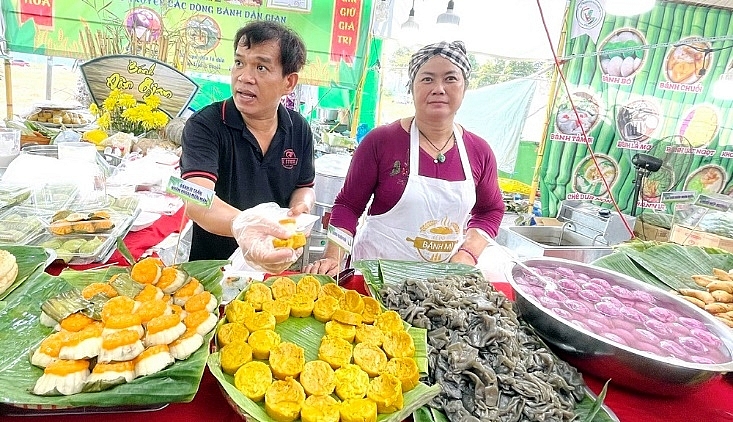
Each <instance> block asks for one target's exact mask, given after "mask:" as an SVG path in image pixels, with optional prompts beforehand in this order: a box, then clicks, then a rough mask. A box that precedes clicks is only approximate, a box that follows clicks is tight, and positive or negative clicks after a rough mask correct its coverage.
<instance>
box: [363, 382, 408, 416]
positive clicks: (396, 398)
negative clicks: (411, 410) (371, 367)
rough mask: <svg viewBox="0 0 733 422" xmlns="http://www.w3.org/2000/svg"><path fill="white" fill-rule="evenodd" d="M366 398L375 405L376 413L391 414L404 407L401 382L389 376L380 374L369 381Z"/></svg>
mask: <svg viewBox="0 0 733 422" xmlns="http://www.w3.org/2000/svg"><path fill="white" fill-rule="evenodd" d="M367 398H369V399H371V400H372V401H373V402H374V403H376V404H377V413H393V412H396V411H398V410H400V409H402V407H403V406H404V405H405V399H404V397H403V396H402V386H401V382H400V380H399V379H398V378H397V377H396V376H394V375H391V374H382V375H380V376H378V377H376V378H374V379H373V380H371V381H370V382H369V390H368V391H367Z"/></svg>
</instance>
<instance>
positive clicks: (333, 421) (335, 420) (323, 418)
mask: <svg viewBox="0 0 733 422" xmlns="http://www.w3.org/2000/svg"><path fill="white" fill-rule="evenodd" d="M339 407H340V406H339V402H338V401H336V399H334V398H333V397H331V396H318V395H312V396H308V398H307V399H305V402H304V403H303V407H302V408H301V409H300V420H301V421H302V422H339V419H340V418H341V414H340V413H339Z"/></svg>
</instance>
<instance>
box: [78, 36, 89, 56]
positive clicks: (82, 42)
mask: <svg viewBox="0 0 733 422" xmlns="http://www.w3.org/2000/svg"><path fill="white" fill-rule="evenodd" d="M79 42H80V43H81V48H82V49H83V50H84V56H85V58H91V57H92V54H91V53H90V52H89V46H87V43H86V40H85V39H84V31H79Z"/></svg>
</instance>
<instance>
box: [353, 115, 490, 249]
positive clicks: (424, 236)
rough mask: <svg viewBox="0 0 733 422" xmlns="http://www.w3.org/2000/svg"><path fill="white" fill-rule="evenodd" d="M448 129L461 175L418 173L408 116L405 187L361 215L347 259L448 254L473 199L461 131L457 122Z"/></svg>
mask: <svg viewBox="0 0 733 422" xmlns="http://www.w3.org/2000/svg"><path fill="white" fill-rule="evenodd" d="M453 132H454V134H455V139H456V145H457V146H458V152H459V154H460V157H461V164H462V165H463V173H464V174H465V176H466V180H464V181H458V182H449V181H447V180H442V179H435V178H432V177H425V176H420V175H419V174H418V167H419V155H420V135H419V132H418V130H417V126H416V125H415V121H414V120H413V122H412V125H411V127H410V174H409V176H408V178H407V185H406V186H405V192H404V193H403V194H402V197H401V198H400V199H399V200H398V201H397V204H395V206H394V207H393V208H392V209H391V210H389V211H387V212H386V213H384V214H381V215H368V216H366V218H365V219H364V224H362V226H360V227H359V229H358V231H357V233H356V236H355V237H354V245H353V247H352V258H351V261H352V262H354V261H358V260H360V259H377V258H382V259H398V260H409V261H428V262H448V260H449V259H450V257H451V256H453V254H454V253H455V251H456V250H457V249H458V247H459V246H460V244H461V240H462V239H463V230H464V228H465V226H466V222H467V221H468V217H469V213H470V212H471V209H472V208H473V206H474V204H475V203H476V187H475V185H474V182H473V173H472V172H471V164H470V163H469V162H468V154H467V153H466V147H465V145H464V144H463V136H462V135H460V132H459V131H458V128H457V127H454V129H453ZM438 165H441V164H438Z"/></svg>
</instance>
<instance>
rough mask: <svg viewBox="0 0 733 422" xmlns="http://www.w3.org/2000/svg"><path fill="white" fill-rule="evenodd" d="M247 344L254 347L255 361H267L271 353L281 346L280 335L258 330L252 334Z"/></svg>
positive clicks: (270, 331) (271, 331)
mask: <svg viewBox="0 0 733 422" xmlns="http://www.w3.org/2000/svg"><path fill="white" fill-rule="evenodd" d="M247 344H249V345H250V346H251V347H252V356H254V357H255V359H267V358H269V357H270V351H271V350H272V349H274V348H275V347H276V346H277V345H278V344H280V334H278V333H276V332H275V331H273V330H258V331H254V332H252V333H250V335H249V338H247Z"/></svg>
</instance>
